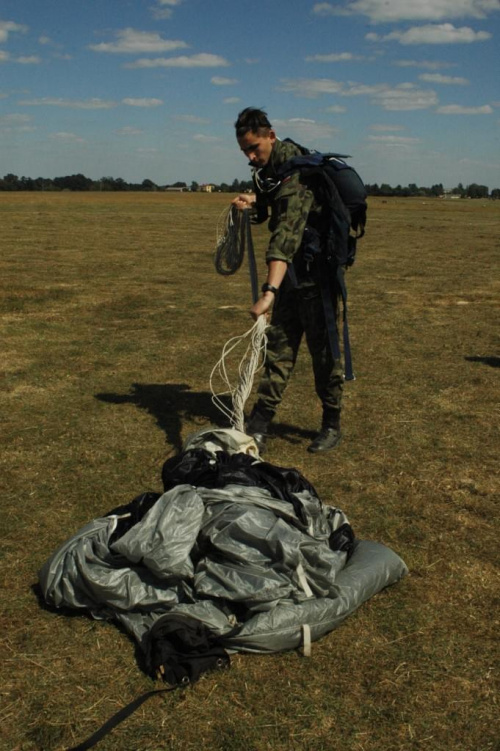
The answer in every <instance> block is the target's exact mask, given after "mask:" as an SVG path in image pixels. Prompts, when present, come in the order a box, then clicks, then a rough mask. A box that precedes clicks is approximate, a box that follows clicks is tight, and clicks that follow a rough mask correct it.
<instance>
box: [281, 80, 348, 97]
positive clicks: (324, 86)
mask: <svg viewBox="0 0 500 751" xmlns="http://www.w3.org/2000/svg"><path fill="white" fill-rule="evenodd" d="M281 84H282V85H281V86H280V88H279V90H280V91H290V92H293V93H294V94H295V95H296V96H304V97H308V98H310V99H316V97H318V96H320V94H339V93H341V91H342V87H343V84H342V83H340V82H339V81H333V80H332V79H331V78H283V79H282V81H281Z"/></svg>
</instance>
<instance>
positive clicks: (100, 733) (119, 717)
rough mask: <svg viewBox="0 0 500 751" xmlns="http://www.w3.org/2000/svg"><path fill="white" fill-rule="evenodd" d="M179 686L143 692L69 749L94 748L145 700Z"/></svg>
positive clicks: (81, 750)
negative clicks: (84, 739)
mask: <svg viewBox="0 0 500 751" xmlns="http://www.w3.org/2000/svg"><path fill="white" fill-rule="evenodd" d="M176 688H177V686H171V687H170V688H157V689H154V690H153V691H146V693H144V694H141V695H140V696H138V697H137V699H134V700H133V701H131V702H130V704H127V706H126V707H122V708H121V709H120V710H118V712H117V713H116V714H114V715H113V716H112V717H110V718H109V720H107V721H106V722H105V723H104V725H102V727H100V728H99V730H97V731H96V732H95V733H93V735H91V736H90V737H89V738H87V740H86V741H83V742H82V743H79V744H78V746H73V747H72V748H70V749H68V751H87V749H89V748H93V746H95V745H96V743H99V741H101V740H102V739H103V738H104V737H105V736H106V735H107V734H108V733H110V732H111V731H112V730H113V729H114V728H116V726H117V725H119V724H120V723H121V722H123V720H126V719H127V717H130V715H131V714H133V713H134V712H135V711H136V709H139V707H140V706H141V705H142V704H144V702H145V701H147V700H148V699H150V698H151V697H152V696H155V694H164V693H165V692H166V691H175V690H176Z"/></svg>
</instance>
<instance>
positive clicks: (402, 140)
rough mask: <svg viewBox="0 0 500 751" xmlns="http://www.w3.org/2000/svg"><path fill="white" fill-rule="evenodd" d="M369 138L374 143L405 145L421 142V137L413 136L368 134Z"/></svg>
mask: <svg viewBox="0 0 500 751" xmlns="http://www.w3.org/2000/svg"><path fill="white" fill-rule="evenodd" d="M368 140H369V141H370V142H372V143H390V144H394V145H403V146H405V145H411V144H415V143H420V138H412V137H411V136H368Z"/></svg>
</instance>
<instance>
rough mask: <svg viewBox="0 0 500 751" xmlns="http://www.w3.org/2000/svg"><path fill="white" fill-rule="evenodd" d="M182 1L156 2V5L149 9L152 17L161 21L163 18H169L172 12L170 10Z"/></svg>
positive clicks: (166, 0) (165, 0)
mask: <svg viewBox="0 0 500 751" xmlns="http://www.w3.org/2000/svg"><path fill="white" fill-rule="evenodd" d="M181 2H183V0H157V3H158V4H157V5H156V6H154V7H152V8H151V11H152V13H153V17H154V18H156V19H158V20H161V19H163V18H170V17H171V15H172V13H173V11H172V8H173V7H174V6H175V5H180V4H181Z"/></svg>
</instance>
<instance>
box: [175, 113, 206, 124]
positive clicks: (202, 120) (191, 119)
mask: <svg viewBox="0 0 500 751" xmlns="http://www.w3.org/2000/svg"><path fill="white" fill-rule="evenodd" d="M174 120H181V121H182V122H183V123H196V124H197V125H207V124H208V123H209V122H210V120H209V119H208V118H206V117H198V116H197V115H174Z"/></svg>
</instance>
